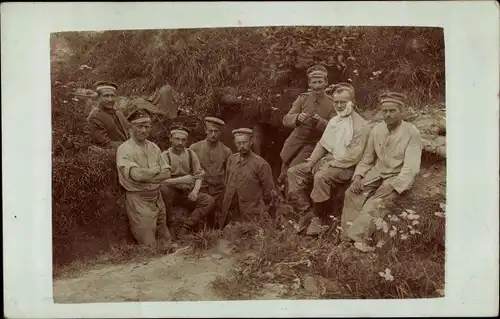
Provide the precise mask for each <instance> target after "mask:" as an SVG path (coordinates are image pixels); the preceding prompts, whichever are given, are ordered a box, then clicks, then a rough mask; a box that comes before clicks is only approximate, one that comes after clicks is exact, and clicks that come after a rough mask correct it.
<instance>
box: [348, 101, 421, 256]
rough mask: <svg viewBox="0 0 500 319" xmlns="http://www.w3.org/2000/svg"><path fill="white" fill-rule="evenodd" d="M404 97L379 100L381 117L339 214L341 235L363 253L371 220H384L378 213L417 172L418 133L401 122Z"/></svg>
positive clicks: (383, 210)
mask: <svg viewBox="0 0 500 319" xmlns="http://www.w3.org/2000/svg"><path fill="white" fill-rule="evenodd" d="M405 105H406V97H405V96H404V95H403V94H400V93H384V94H382V95H381V96H380V109H381V111H382V115H383V117H384V122H381V123H379V124H377V125H375V127H373V129H372V131H371V132H370V135H369V138H368V142H367V145H366V149H365V151H364V154H363V157H362V158H361V161H360V162H359V163H358V165H357V166H356V170H355V171H354V177H353V179H352V180H353V181H352V184H351V186H350V187H349V188H348V189H347V191H346V192H345V199H344V207H343V211H342V228H343V229H344V235H346V236H347V238H348V239H350V240H352V241H354V247H356V248H357V249H359V250H361V251H364V252H367V251H373V250H374V248H373V247H371V246H369V245H368V241H369V240H370V239H371V236H372V234H373V232H374V230H375V224H374V220H375V219H376V218H384V217H385V213H386V210H385V209H381V208H383V206H386V205H387V204H388V203H391V202H393V201H394V200H395V199H396V198H398V196H399V195H400V194H401V193H403V192H405V191H407V190H408V189H410V188H411V186H412V185H413V182H414V179H415V176H416V175H417V174H418V172H419V171H420V157H421V155H422V139H421V136H420V132H419V130H418V129H417V128H416V127H415V126H414V125H413V124H411V123H408V122H405V121H403V120H402V110H403V108H404V107H405Z"/></svg>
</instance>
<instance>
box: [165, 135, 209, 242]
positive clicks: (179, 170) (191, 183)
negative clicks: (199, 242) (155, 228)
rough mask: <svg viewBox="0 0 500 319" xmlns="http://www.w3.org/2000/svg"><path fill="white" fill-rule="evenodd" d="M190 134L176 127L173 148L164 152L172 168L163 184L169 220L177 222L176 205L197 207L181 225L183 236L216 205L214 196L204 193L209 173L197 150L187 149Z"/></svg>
mask: <svg viewBox="0 0 500 319" xmlns="http://www.w3.org/2000/svg"><path fill="white" fill-rule="evenodd" d="M188 135H189V133H188V131H187V129H185V128H182V127H173V128H172V129H171V131H170V148H169V149H168V150H166V151H164V152H163V153H162V156H163V158H164V160H165V162H166V163H167V164H168V165H170V167H171V177H170V178H169V179H167V180H166V181H165V182H163V183H162V187H161V192H162V194H163V199H164V200H165V204H166V206H167V210H168V216H167V217H168V218H167V223H168V224H169V225H171V223H172V221H173V220H172V212H173V207H174V206H176V205H180V206H183V207H185V208H188V209H191V208H194V210H193V211H192V212H191V213H190V216H189V218H187V220H184V221H183V222H182V225H180V226H181V234H180V235H182V234H183V233H185V232H186V231H192V230H194V229H195V228H196V226H197V225H198V224H199V223H200V222H203V221H205V219H206V217H207V216H208V214H209V213H211V212H212V209H213V206H214V199H213V197H212V196H210V195H208V194H206V193H203V192H200V188H201V185H202V182H203V176H204V175H205V172H204V171H203V169H202V168H201V165H200V160H199V159H198V156H196V153H195V152H193V151H192V150H190V149H187V148H186V143H187V139H188ZM170 228H171V230H172V229H173V227H170ZM172 236H174V234H173V235H172ZM181 237H182V236H181Z"/></svg>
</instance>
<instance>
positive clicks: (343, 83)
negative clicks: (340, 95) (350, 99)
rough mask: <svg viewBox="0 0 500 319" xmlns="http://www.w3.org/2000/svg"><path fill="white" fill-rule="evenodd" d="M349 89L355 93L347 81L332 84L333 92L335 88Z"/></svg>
mask: <svg viewBox="0 0 500 319" xmlns="http://www.w3.org/2000/svg"><path fill="white" fill-rule="evenodd" d="M340 89H342V90H349V91H351V92H352V94H354V93H355V90H354V86H352V84H351V83H347V82H341V83H337V84H335V85H334V86H333V92H334V93H335V92H336V91H337V90H340Z"/></svg>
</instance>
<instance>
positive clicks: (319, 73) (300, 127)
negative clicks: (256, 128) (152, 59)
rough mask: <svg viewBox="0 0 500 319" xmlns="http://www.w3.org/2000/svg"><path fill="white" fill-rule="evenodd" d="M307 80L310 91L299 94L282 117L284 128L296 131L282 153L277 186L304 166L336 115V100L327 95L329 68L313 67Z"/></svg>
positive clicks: (308, 71) (287, 140) (289, 138)
mask: <svg viewBox="0 0 500 319" xmlns="http://www.w3.org/2000/svg"><path fill="white" fill-rule="evenodd" d="M307 77H308V79H309V80H308V81H309V89H310V91H309V92H305V93H302V94H300V95H299V97H298V98H297V99H296V100H295V101H294V102H293V104H292V108H291V109H290V111H288V113H287V114H286V115H285V116H284V117H283V125H284V126H285V127H288V128H293V129H294V130H293V131H292V133H291V134H290V136H288V138H287V139H286V141H285V143H284V144H283V148H282V149H281V153H280V157H281V161H282V167H281V174H280V177H279V178H278V183H282V182H283V181H284V179H285V178H286V171H287V169H288V167H292V166H295V165H297V164H300V163H303V162H305V160H306V158H308V157H309V156H310V155H311V153H312V151H313V149H314V147H315V145H316V143H317V142H318V141H319V139H320V138H321V135H322V134H323V131H324V130H325V128H326V124H327V123H328V121H329V120H330V119H331V118H332V117H333V116H334V115H335V109H334V108H333V99H332V97H331V96H329V95H328V94H326V93H325V89H326V87H327V85H328V72H327V70H326V68H325V67H324V66H322V65H314V66H312V67H310V68H309V69H308V70H307Z"/></svg>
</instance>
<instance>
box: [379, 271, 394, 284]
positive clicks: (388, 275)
mask: <svg viewBox="0 0 500 319" xmlns="http://www.w3.org/2000/svg"><path fill="white" fill-rule="evenodd" d="M378 274H379V276H380V277H382V278H384V279H385V280H387V281H393V280H394V277H393V276H392V274H391V270H390V269H389V268H386V269H385V271H381V272H379V273H378Z"/></svg>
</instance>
